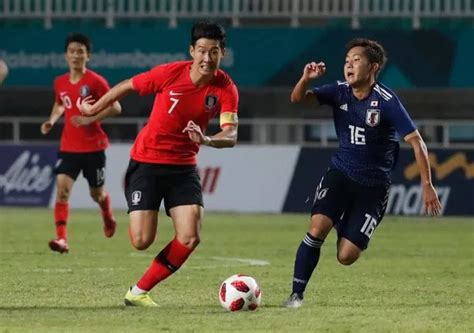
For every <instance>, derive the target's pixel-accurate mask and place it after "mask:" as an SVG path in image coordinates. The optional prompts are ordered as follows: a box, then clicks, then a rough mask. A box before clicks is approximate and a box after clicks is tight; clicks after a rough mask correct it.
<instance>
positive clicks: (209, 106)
mask: <svg viewBox="0 0 474 333" xmlns="http://www.w3.org/2000/svg"><path fill="white" fill-rule="evenodd" d="M204 105H205V107H206V111H207V112H212V111H214V110H215V109H216V106H217V96H216V95H207V96H206V100H205V102H204Z"/></svg>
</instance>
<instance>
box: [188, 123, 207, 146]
mask: <svg viewBox="0 0 474 333" xmlns="http://www.w3.org/2000/svg"><path fill="white" fill-rule="evenodd" d="M185 132H187V133H188V135H189V138H190V139H191V141H193V142H196V143H199V144H201V143H203V142H204V140H205V138H204V134H203V133H202V130H201V127H199V126H198V125H196V124H195V123H194V121H192V120H190V121H188V125H187V126H186V127H185V128H184V129H183V133H185Z"/></svg>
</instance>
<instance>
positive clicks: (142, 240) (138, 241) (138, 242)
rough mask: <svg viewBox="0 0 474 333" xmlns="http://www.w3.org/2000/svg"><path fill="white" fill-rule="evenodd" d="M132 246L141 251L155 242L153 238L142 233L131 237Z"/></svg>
mask: <svg viewBox="0 0 474 333" xmlns="http://www.w3.org/2000/svg"><path fill="white" fill-rule="evenodd" d="M131 241H132V246H133V247H134V248H135V249H137V250H140V251H143V250H146V249H148V248H149V247H150V245H151V244H153V239H150V238H148V237H143V236H140V235H137V236H133V237H131Z"/></svg>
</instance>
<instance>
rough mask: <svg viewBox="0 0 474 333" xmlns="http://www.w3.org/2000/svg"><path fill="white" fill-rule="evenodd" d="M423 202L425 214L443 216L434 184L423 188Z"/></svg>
mask: <svg viewBox="0 0 474 333" xmlns="http://www.w3.org/2000/svg"><path fill="white" fill-rule="evenodd" d="M423 200H424V204H425V214H427V215H431V216H438V215H440V214H441V202H440V201H439V199H438V193H436V190H435V188H434V187H433V185H432V184H426V185H424V186H423Z"/></svg>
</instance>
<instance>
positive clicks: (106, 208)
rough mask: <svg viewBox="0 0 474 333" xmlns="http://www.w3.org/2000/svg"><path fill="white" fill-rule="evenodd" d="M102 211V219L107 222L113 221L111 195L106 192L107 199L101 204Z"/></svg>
mask: <svg viewBox="0 0 474 333" xmlns="http://www.w3.org/2000/svg"><path fill="white" fill-rule="evenodd" d="M99 206H100V209H101V210H102V217H103V218H104V219H105V220H110V219H112V207H111V205H110V195H109V193H107V192H105V199H104V201H102V202H101V203H99Z"/></svg>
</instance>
